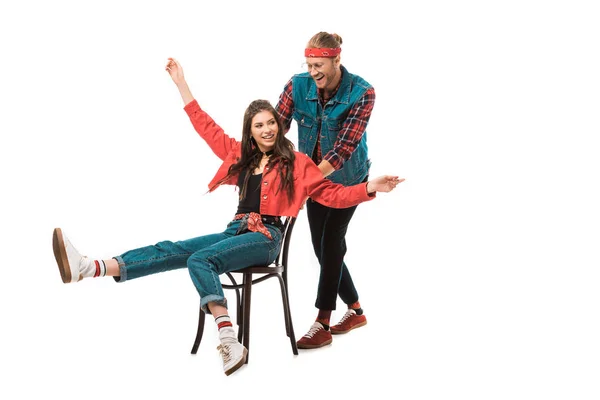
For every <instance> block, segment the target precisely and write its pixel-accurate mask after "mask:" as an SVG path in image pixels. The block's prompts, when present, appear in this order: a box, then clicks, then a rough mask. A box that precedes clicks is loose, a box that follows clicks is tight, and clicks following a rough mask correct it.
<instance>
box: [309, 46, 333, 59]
mask: <svg viewBox="0 0 600 400" xmlns="http://www.w3.org/2000/svg"><path fill="white" fill-rule="evenodd" d="M341 52H342V49H341V48H339V47H338V48H335V49H329V48H311V49H304V57H335V56H337V55H339V54H340V53H341Z"/></svg>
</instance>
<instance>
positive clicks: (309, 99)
mask: <svg viewBox="0 0 600 400" xmlns="http://www.w3.org/2000/svg"><path fill="white" fill-rule="evenodd" d="M341 70H342V82H341V83H340V87H339V89H338V91H337V93H336V94H335V96H333V98H331V99H330V100H329V101H328V102H327V104H325V108H323V107H322V106H321V103H320V101H319V94H318V92H317V85H316V84H315V82H314V80H313V78H312V77H311V76H310V75H309V74H308V72H304V73H302V74H297V75H294V76H293V77H292V97H293V100H294V112H293V118H294V119H295V120H296V122H297V123H298V148H299V150H300V151H301V152H302V153H305V154H306V155H308V156H309V157H312V154H313V151H314V150H315V146H316V144H317V139H318V137H317V136H318V132H319V126H320V127H321V154H323V156H324V155H325V154H327V153H328V152H329V151H330V150H331V149H333V145H334V143H335V141H336V139H337V137H338V134H339V132H340V128H341V127H342V125H343V124H344V122H345V121H346V118H347V116H348V113H349V112H350V110H351V109H352V107H353V106H354V104H355V103H356V102H357V101H358V100H359V99H360V98H361V97H362V96H363V95H364V94H365V92H366V91H367V90H368V89H370V88H371V85H370V84H369V83H368V82H367V81H365V80H364V79H362V78H361V77H360V76H358V75H353V74H351V73H349V72H348V71H347V70H346V68H344V66H341ZM370 166H371V161H370V160H369V158H368V149H367V132H364V134H363V136H362V138H361V140H360V142H359V143H358V146H357V147H356V149H355V150H354V152H353V153H352V156H351V157H350V158H349V159H348V160H346V161H345V162H344V165H343V167H342V168H341V169H339V170H337V171H335V172H333V173H332V174H330V175H329V176H328V177H327V178H328V179H330V180H331V181H332V182H335V183H341V184H342V185H344V186H350V185H355V184H357V183H360V182H362V181H363V180H364V179H365V178H366V176H367V174H368V173H369V168H370Z"/></svg>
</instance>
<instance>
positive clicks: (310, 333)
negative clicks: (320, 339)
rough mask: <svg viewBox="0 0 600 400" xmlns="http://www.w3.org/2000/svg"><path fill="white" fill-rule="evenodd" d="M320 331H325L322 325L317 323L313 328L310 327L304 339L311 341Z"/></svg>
mask: <svg viewBox="0 0 600 400" xmlns="http://www.w3.org/2000/svg"><path fill="white" fill-rule="evenodd" d="M321 329H325V328H323V325H321V324H319V323H314V324H313V326H311V327H310V329H309V330H308V332H307V333H306V335H304V337H307V338H309V339H312V337H313V336H315V335H316V334H317V332H319V331H320V330H321Z"/></svg>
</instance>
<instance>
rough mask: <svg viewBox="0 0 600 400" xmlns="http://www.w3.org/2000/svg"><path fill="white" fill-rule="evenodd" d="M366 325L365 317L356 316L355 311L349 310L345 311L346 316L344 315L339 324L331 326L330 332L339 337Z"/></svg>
mask: <svg viewBox="0 0 600 400" xmlns="http://www.w3.org/2000/svg"><path fill="white" fill-rule="evenodd" d="M366 324H367V317H365V316H364V315H358V314H356V311H354V310H353V309H351V308H350V309H348V311H346V314H344V316H343V317H342V319H341V320H340V322H338V323H337V324H335V325H334V326H332V327H331V328H330V330H331V333H332V334H334V335H340V334H342V333H348V332H350V331H351V330H352V329H355V328H360V327H361V326H364V325H366Z"/></svg>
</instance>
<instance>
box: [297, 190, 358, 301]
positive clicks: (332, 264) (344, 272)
mask: <svg viewBox="0 0 600 400" xmlns="http://www.w3.org/2000/svg"><path fill="white" fill-rule="evenodd" d="M306 207H307V213H308V223H309V226H310V234H311V237H312V244H313V248H314V250H315V254H316V256H317V259H318V260H319V264H320V265H321V275H320V276H319V286H318V289H317V300H316V302H315V307H317V308H318V309H319V310H335V306H336V300H337V296H338V294H339V295H340V298H341V299H342V301H343V302H344V303H346V304H351V303H354V302H357V301H358V293H357V292H356V288H355V287H354V283H353V282H352V277H351V276H350V272H348V268H347V267H346V264H345V263H344V255H345V254H346V230H347V229H348V224H349V223H350V220H351V219H352V216H353V215H354V211H356V207H357V206H354V207H350V208H343V209H337V208H329V207H326V206H324V205H322V204H319V203H317V202H315V201H313V200H311V199H309V200H308V201H307V202H306Z"/></svg>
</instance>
